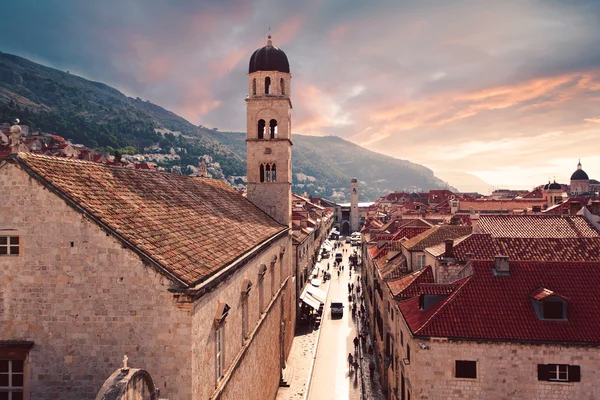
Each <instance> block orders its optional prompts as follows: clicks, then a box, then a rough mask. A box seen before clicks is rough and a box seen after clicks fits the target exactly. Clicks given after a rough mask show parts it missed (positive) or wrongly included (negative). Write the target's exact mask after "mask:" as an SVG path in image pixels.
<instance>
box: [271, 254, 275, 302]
mask: <svg viewBox="0 0 600 400" xmlns="http://www.w3.org/2000/svg"><path fill="white" fill-rule="evenodd" d="M274 295H275V263H274V262H272V263H271V297H273V296H274Z"/></svg>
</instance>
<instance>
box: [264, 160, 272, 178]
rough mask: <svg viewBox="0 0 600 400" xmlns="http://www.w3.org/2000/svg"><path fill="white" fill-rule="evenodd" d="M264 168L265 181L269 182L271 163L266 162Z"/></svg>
mask: <svg viewBox="0 0 600 400" xmlns="http://www.w3.org/2000/svg"><path fill="white" fill-rule="evenodd" d="M265 170H266V176H267V178H266V181H267V182H271V164H267V166H266V167H265Z"/></svg>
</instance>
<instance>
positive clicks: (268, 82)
mask: <svg viewBox="0 0 600 400" xmlns="http://www.w3.org/2000/svg"><path fill="white" fill-rule="evenodd" d="M265 94H271V78H270V77H268V76H267V77H266V78H265Z"/></svg>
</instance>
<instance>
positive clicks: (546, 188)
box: [544, 182, 550, 190]
mask: <svg viewBox="0 0 600 400" xmlns="http://www.w3.org/2000/svg"><path fill="white" fill-rule="evenodd" d="M548 186H550V182H548V183H546V184H545V185H544V190H548Z"/></svg>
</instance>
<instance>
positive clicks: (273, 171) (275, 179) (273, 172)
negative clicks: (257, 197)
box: [271, 164, 277, 182]
mask: <svg viewBox="0 0 600 400" xmlns="http://www.w3.org/2000/svg"><path fill="white" fill-rule="evenodd" d="M271 182H277V173H276V170H275V164H273V165H272V166H271Z"/></svg>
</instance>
